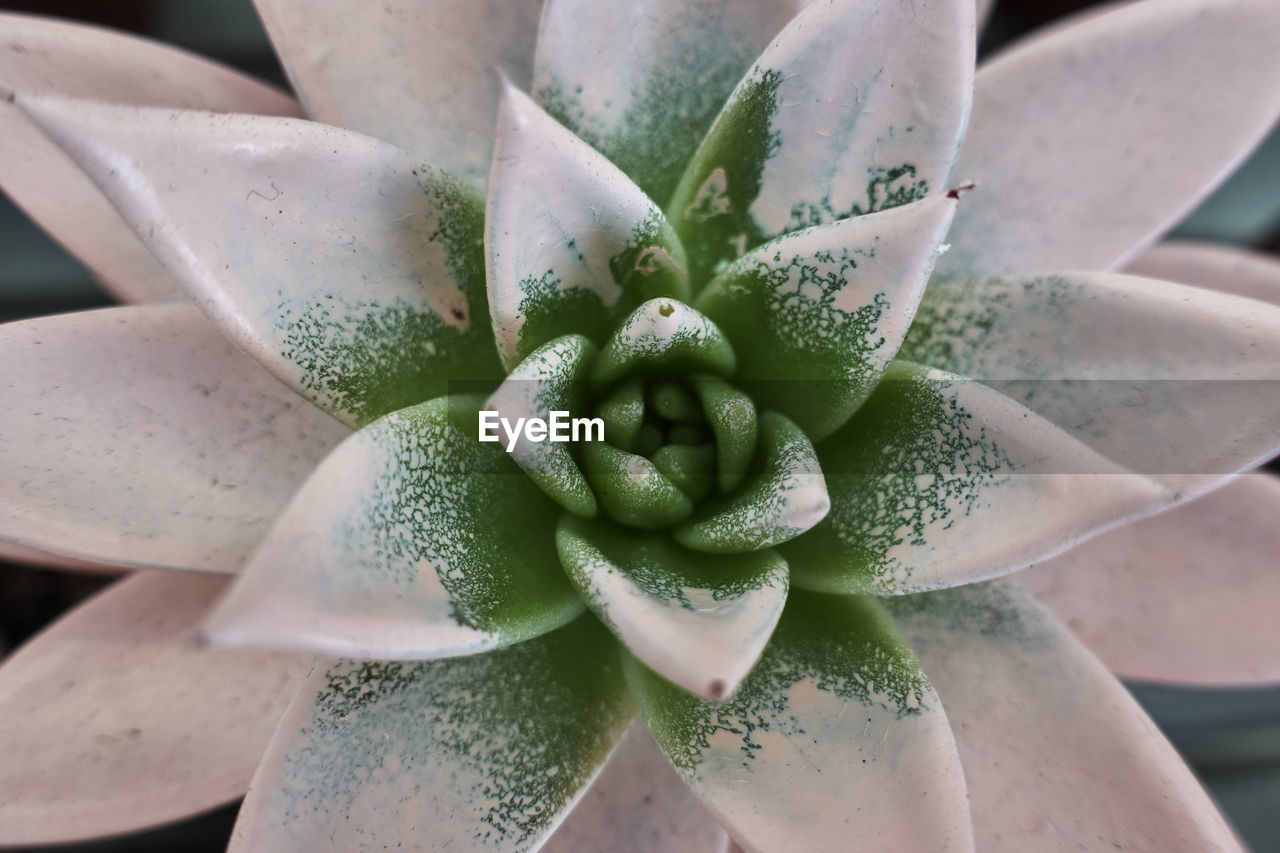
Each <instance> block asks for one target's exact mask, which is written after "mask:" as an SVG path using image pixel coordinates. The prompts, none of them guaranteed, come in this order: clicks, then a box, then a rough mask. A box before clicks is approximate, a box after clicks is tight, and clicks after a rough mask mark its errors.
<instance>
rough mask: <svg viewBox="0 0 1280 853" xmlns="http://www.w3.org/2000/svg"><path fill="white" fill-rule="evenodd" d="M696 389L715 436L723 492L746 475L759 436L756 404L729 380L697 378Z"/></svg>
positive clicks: (720, 485) (718, 469)
mask: <svg viewBox="0 0 1280 853" xmlns="http://www.w3.org/2000/svg"><path fill="white" fill-rule="evenodd" d="M694 388H695V390H697V392H698V397H699V399H701V401H702V412H703V414H704V415H705V416H706V418H707V423H709V424H710V425H711V429H712V431H713V432H714V433H715V439H716V442H715V444H716V480H717V484H718V485H719V487H720V491H722V492H729V491H732V490H733V489H734V488H735V487H736V486H737V485H738V484H739V483H741V482H742V478H743V477H745V476H747V467H748V465H750V463H751V457H752V455H753V454H754V453H755V449H756V439H757V438H758V437H759V435H760V422H759V419H758V418H757V416H756V404H755V403H753V402H752V401H751V397H750V396H749V395H747V394H744V393H742V392H741V391H739V390H738V389H737V388H735V387H733V386H732V385H730V384H729V383H728V382H724V381H723V380H720V379H716V378H714V377H698V378H697V380H696V381H695V382H694Z"/></svg>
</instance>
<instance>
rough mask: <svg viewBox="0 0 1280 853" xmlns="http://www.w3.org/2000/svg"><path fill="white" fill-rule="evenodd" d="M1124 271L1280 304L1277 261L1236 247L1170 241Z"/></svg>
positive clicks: (1272, 257)
mask: <svg viewBox="0 0 1280 853" xmlns="http://www.w3.org/2000/svg"><path fill="white" fill-rule="evenodd" d="M1125 272H1127V273H1129V274H1131V275H1137V276H1142V277H1143V278H1159V279H1164V280H1166V281H1176V282H1179V283H1181V284H1190V285H1193V286H1195V287H1204V288H1208V289H1209V290H1220V291H1222V292H1223V293H1234V294H1235V295H1236V296H1245V297H1248V298H1249V299H1260V300H1262V301H1263V302H1270V303H1271V304H1272V305H1280V260H1277V259H1276V258H1275V256H1273V255H1264V254H1262V253H1261V252H1250V251H1248V250H1246V249H1240V248H1237V247H1235V246H1220V245H1216V244H1213V243H1195V242H1189V241H1181V240H1177V241H1172V242H1165V243H1159V244H1157V245H1155V246H1152V247H1151V248H1150V249H1148V250H1147V251H1146V252H1143V253H1142V254H1141V255H1139V256H1138V257H1137V258H1136V259H1135V260H1134V261H1133V263H1131V264H1129V265H1128V266H1127V267H1126V268H1125Z"/></svg>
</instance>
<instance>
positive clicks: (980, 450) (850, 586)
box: [780, 362, 1173, 595]
mask: <svg viewBox="0 0 1280 853" xmlns="http://www.w3.org/2000/svg"><path fill="white" fill-rule="evenodd" d="M818 458H819V459H820V460H821V463H822V470H823V474H824V476H825V477H826V481H827V490H828V492H829V493H830V495H831V512H830V513H829V514H828V515H827V517H826V518H825V519H824V520H823V521H822V522H820V523H819V524H818V525H817V526H816V527H814V529H813V530H811V531H809V532H808V533H807V534H805V535H804V536H802V537H800V538H798V539H796V540H794V541H793V542H789V543H787V544H784V545H782V546H781V549H780V550H781V551H782V553H783V556H785V557H786V559H787V563H788V564H789V565H790V566H791V577H792V581H793V583H795V585H797V586H801V587H804V588H806V589H813V590H819V591H822V592H828V593H844V592H860V591H871V592H874V593H876V594H880V595H896V594H900V593H904V592H914V591H919V590H928V589H936V588H939V587H948V586H954V585H958V584H966V583H974V582H975V581H978V580H984V579H986V578H990V577H994V576H996V575H998V574H1003V573H1006V572H1011V571H1015V570H1017V569H1020V568H1023V567H1024V566H1026V565H1028V564H1029V563H1031V562H1032V561H1034V560H1038V559H1043V558H1046V557H1049V556H1052V555H1053V554H1056V553H1059V552H1061V551H1063V550H1064V549H1066V548H1067V547H1069V546H1070V545H1073V544H1075V543H1077V542H1079V541H1081V540H1082V539H1084V538H1085V537H1087V536H1089V535H1094V534H1096V533H1099V532H1101V530H1102V529H1105V528H1106V527H1110V526H1113V525H1115V524H1117V523H1118V522H1119V521H1121V520H1122V519H1126V518H1132V517H1134V516H1136V515H1139V514H1143V513H1146V512H1150V511H1152V510H1154V509H1156V508H1158V507H1160V506H1163V505H1167V504H1168V503H1169V502H1170V501H1172V499H1173V494H1172V492H1170V491H1169V490H1168V489H1165V488H1164V487H1162V486H1160V485H1159V484H1157V483H1156V482H1155V481H1153V480H1151V479H1149V478H1147V477H1144V476H1142V475H1139V474H1134V473H1132V472H1129V471H1127V470H1125V469H1124V468H1121V467H1120V466H1118V465H1116V464H1115V463H1114V462H1111V461H1110V460H1108V459H1106V458H1104V457H1102V456H1100V455H1098V454H1097V453H1095V452H1094V451H1092V450H1090V449H1089V448H1087V447H1086V446H1084V445H1083V444H1081V443H1080V442H1079V441H1077V440H1076V439H1074V438H1072V437H1071V436H1069V435H1068V434H1066V433H1065V432H1063V431H1062V430H1060V429H1058V428H1057V427H1055V426H1054V425H1053V424H1051V423H1049V422H1048V421H1045V420H1044V419H1042V418H1039V417H1037V416H1036V415H1035V414H1034V413H1033V412H1031V411H1030V410H1028V409H1026V408H1024V407H1023V406H1021V405H1019V404H1018V403H1015V402H1014V401H1012V400H1010V399H1008V398H1007V397H1004V396H1003V395H1001V394H998V393H996V392H995V391H992V390H991V389H990V388H987V387H985V386H983V385H981V384H979V383H977V382H974V381H971V380H965V379H961V378H960V377H957V376H953V375H950V374H946V373H942V372H941V371H937V370H933V369H929V368H922V367H919V366H917V365H913V364H908V363H905V362H895V363H894V364H893V365H891V366H890V368H889V371H888V372H887V373H886V374H885V378H884V379H883V381H881V383H880V385H879V386H878V387H877V388H876V391H875V393H874V394H872V396H871V399H869V400H868V401H867V402H866V404H865V405H863V407H862V408H861V409H859V410H858V413H857V415H855V416H854V417H853V419H852V420H850V421H849V422H848V423H847V424H845V426H844V427H842V428H841V429H840V430H839V431H838V432H836V433H835V435H832V436H831V437H829V438H828V439H826V440H825V441H823V442H822V443H821V444H819V446H818Z"/></svg>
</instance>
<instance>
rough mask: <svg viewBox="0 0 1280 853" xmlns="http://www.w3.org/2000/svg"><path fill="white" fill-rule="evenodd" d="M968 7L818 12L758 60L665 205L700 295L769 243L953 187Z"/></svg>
mask: <svg viewBox="0 0 1280 853" xmlns="http://www.w3.org/2000/svg"><path fill="white" fill-rule="evenodd" d="M973 16H974V4H973V0H939V2H934V3H928V4H920V3H900V2H898V0H832V2H827V3H811V4H810V5H808V6H807V7H806V8H805V10H804V11H803V12H801V13H800V14H799V15H797V16H796V17H795V19H794V20H792V22H791V23H790V24H788V25H787V27H786V28H785V29H784V30H783V31H782V33H781V34H780V35H779V36H778V38H777V39H776V40H774V41H773V42H772V43H771V44H770V45H769V47H768V48H767V49H766V50H765V51H764V53H763V54H761V56H760V58H759V59H757V60H756V62H755V64H754V65H753V66H752V68H751V70H750V71H748V72H747V75H746V76H745V77H744V78H743V80H742V82H741V83H739V84H738V86H737V88H736V89H734V91H733V94H732V95H731V96H730V97H729V101H728V103H727V104H726V106H725V108H724V110H723V111H722V112H721V113H720V115H719V117H718V118H717V119H716V121H715V124H713V125H712V127H711V130H710V131H709V132H708V134H707V137H706V139H705V140H704V141H703V142H702V144H701V145H700V146H699V148H698V150H697V152H696V153H695V154H694V156H693V158H692V160H690V162H689V165H688V167H687V168H686V170H685V172H684V175H683V176H682V177H681V180H680V184H679V187H678V188H677V190H676V192H675V195H674V196H673V197H672V199H671V201H670V203H669V204H668V206H667V215H668V216H670V217H671V221H672V223H673V224H674V225H675V228H676V231H677V233H679V235H680V239H681V241H682V242H683V244H684V247H685V250H686V251H687V252H688V254H689V264H690V271H691V275H692V277H693V281H694V283H695V287H696V286H697V285H698V284H700V283H703V282H705V281H707V280H708V279H709V278H710V276H711V275H713V274H714V273H715V272H717V271H718V267H719V266H720V265H721V264H722V263H725V262H729V261H732V260H735V259H736V258H738V257H739V256H741V255H742V254H744V253H745V252H747V251H749V250H750V249H753V248H755V247H756V246H758V245H759V244H760V243H763V242H764V241H765V240H768V239H770V238H773V237H777V236H779V235H781V234H786V233H788V232H791V231H796V230H799V229H801V228H806V227H810V226H813V225H821V224H823V223H827V222H834V221H836V220H839V219H845V218H847V217H850V216H860V215H863V214H867V213H873V212H875V211H877V210H884V209H887V208H889V207H894V206H897V205H899V204H905V203H907V202H911V201H916V200H918V199H921V198H924V197H925V196H926V195H930V194H933V195H938V194H941V193H943V192H945V191H946V190H947V189H948V187H947V186H946V184H947V180H948V177H949V175H950V174H951V166H952V163H953V162H954V161H955V158H956V154H957V152H958V150H959V147H960V140H961V138H962V136H963V132H964V125H965V121H966V119H967V117H968V112H969V100H970V95H971V90H972V81H973V63H974V58H973V57H974V45H975V41H976V39H975V37H974V35H973V31H974V20H973Z"/></svg>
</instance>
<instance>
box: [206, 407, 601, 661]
mask: <svg viewBox="0 0 1280 853" xmlns="http://www.w3.org/2000/svg"><path fill="white" fill-rule="evenodd" d="M480 407H481V398H479V397H474V396H471V397H469V396H465V395H455V396H453V397H450V398H443V397H441V398H437V399H435V400H431V401H430V402H427V403H422V404H420V405H417V406H413V407H411V408H408V409H404V410H402V411H399V412H394V413H392V414H390V415H387V416H386V417H384V418H381V419H379V420H377V421H375V422H374V423H372V424H370V425H369V426H367V427H365V428H364V429H362V430H360V431H359V432H358V433H356V434H355V435H354V436H352V437H351V438H350V439H348V440H347V441H346V442H344V443H343V444H342V445H341V446H340V447H339V448H338V449H337V450H335V451H334V452H333V453H331V454H330V455H329V457H328V458H327V459H325V461H324V462H323V463H322V464H321V465H320V467H319V468H317V469H316V472H315V474H314V475H312V477H311V479H310V480H308V481H307V483H306V484H305V485H304V486H303V487H302V489H301V490H300V492H299V493H298V496H297V497H296V498H295V499H294V501H293V503H292V504H290V506H289V508H288V509H287V510H286V511H285V513H284V515H283V516H282V517H281V518H280V520H279V521H278V522H277V523H276V526H275V528H274V529H273V530H272V532H271V535H270V537H268V539H267V541H266V542H265V543H264V544H263V546H262V547H261V548H260V549H259V550H258V552H257V553H256V554H255V555H254V557H253V559H252V560H251V561H250V563H249V565H248V567H247V568H246V569H245V572H244V574H243V576H242V577H241V579H240V583H239V584H237V585H236V586H235V587H234V588H233V589H232V591H231V593H230V595H228V597H227V598H226V600H224V601H223V602H222V603H221V604H220V605H219V607H218V610H217V611H216V612H215V613H214V615H213V616H212V617H211V619H210V622H209V631H210V633H211V635H212V636H213V638H214V639H215V640H216V641H217V642H219V643H221V644H227V645H244V644H266V645H273V646H276V647H285V648H301V649H305V650H308V651H313V652H318V653H321V654H325V655H330V656H339V655H341V656H348V657H373V658H390V659H399V660H404V659H415V658H436V657H448V656H451V655H459V654H469V653H473V652H477V651H484V650H487V649H493V648H496V647H499V646H503V645H507V644H509V643H517V642H521V641H527V640H528V639H529V638H530V637H535V636H538V635H540V634H543V633H545V632H547V631H550V630H553V629H555V628H558V627H560V626H561V625H564V624H566V623H567V622H569V621H570V620H572V619H574V618H575V617H576V616H578V614H580V613H581V612H582V610H583V605H582V602H581V600H580V599H579V598H578V595H577V594H576V593H575V592H574V590H573V588H572V587H571V586H570V585H569V583H568V582H567V581H566V580H565V578H564V575H563V572H561V570H560V563H559V560H558V559H557V557H556V551H555V543H554V541H553V537H552V536H551V534H550V531H551V530H553V529H554V528H555V523H556V521H555V520H556V516H557V515H558V512H559V509H558V507H557V506H556V505H555V504H554V503H552V502H551V500H550V499H549V498H547V497H546V496H545V495H543V494H542V492H541V491H539V490H538V488H537V486H535V485H534V484H533V483H532V482H531V481H530V479H529V478H528V477H527V476H525V474H524V473H523V472H521V471H520V469H519V468H517V467H516V465H515V464H514V463H513V462H512V461H511V460H510V459H508V458H507V454H506V453H505V452H504V451H503V450H502V448H501V447H500V446H498V445H495V444H482V443H480V442H479V441H477V440H476V427H475V425H476V423H477V420H478V412H479V410H480ZM531 530H546V531H548V535H546V536H535V537H530V536H529V531H531Z"/></svg>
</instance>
